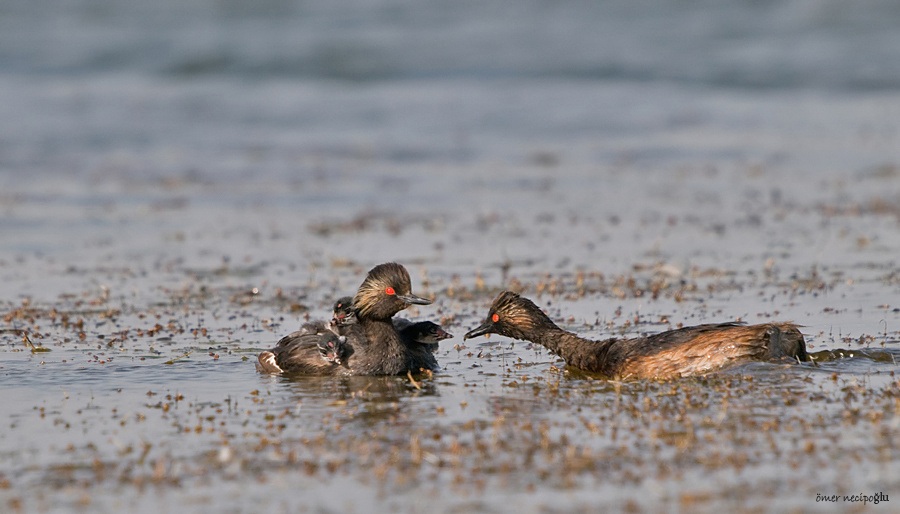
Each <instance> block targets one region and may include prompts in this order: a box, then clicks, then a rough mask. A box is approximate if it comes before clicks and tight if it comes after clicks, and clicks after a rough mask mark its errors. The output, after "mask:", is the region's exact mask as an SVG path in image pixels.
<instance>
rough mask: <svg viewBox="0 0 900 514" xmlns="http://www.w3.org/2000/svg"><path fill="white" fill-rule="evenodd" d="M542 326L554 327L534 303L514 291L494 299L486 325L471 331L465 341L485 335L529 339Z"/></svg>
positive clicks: (501, 294)
mask: <svg viewBox="0 0 900 514" xmlns="http://www.w3.org/2000/svg"><path fill="white" fill-rule="evenodd" d="M542 325H543V326H553V322H552V321H551V320H550V318H549V317H547V315H546V314H544V312H543V311H542V310H541V309H540V308H538V306H537V305H535V304H534V302H532V301H531V300H529V299H528V298H523V297H521V296H519V295H517V294H516V293H513V292H512V291H504V292H502V293H500V295H499V296H497V298H495V299H494V303H492V304H491V310H490V311H489V312H488V315H487V318H486V319H485V320H484V323H482V324H481V325H479V326H478V327H476V328H474V329H472V330H470V331H469V332H468V333H467V334H466V335H465V336H463V339H464V340H465V339H470V338H472V337H477V336H480V335H485V334H500V335H503V336H507V337H512V338H513V339H528V334H530V333H531V332H532V331H533V330H534V329H535V328H536V327H538V326H542Z"/></svg>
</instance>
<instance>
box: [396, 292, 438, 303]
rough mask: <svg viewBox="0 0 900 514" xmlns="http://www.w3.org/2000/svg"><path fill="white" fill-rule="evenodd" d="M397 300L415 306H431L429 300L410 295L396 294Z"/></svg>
mask: <svg viewBox="0 0 900 514" xmlns="http://www.w3.org/2000/svg"><path fill="white" fill-rule="evenodd" d="M397 298H399V299H401V300H403V301H404V302H406V303H411V304H415V305H431V300H429V299H427V298H422V297H421V296H416V295H414V294H412V293H409V294H398V295H397Z"/></svg>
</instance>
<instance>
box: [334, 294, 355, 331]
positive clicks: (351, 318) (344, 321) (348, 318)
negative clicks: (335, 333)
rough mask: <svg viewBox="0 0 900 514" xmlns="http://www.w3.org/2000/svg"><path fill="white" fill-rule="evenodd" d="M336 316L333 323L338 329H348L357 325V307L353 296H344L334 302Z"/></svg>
mask: <svg viewBox="0 0 900 514" xmlns="http://www.w3.org/2000/svg"><path fill="white" fill-rule="evenodd" d="M333 311H334V314H333V316H332V318H331V322H332V323H333V324H334V326H336V327H346V326H348V325H352V324H354V323H356V307H354V306H353V297H352V296H342V297H341V298H338V299H337V301H336V302H334V309H333Z"/></svg>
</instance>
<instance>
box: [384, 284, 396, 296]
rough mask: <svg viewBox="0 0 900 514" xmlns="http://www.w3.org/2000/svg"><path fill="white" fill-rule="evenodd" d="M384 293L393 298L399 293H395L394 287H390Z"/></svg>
mask: <svg viewBox="0 0 900 514" xmlns="http://www.w3.org/2000/svg"><path fill="white" fill-rule="evenodd" d="M384 292H385V293H387V294H389V295H391V296H393V295H395V294H397V293H396V292H395V291H394V288H393V287H390V286H388V288H387V289H385V290H384Z"/></svg>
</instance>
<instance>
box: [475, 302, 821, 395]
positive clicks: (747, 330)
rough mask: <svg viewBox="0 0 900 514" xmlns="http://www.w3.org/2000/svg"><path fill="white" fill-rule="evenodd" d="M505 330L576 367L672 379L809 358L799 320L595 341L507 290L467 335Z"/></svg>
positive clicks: (610, 374) (611, 374)
mask: <svg viewBox="0 0 900 514" xmlns="http://www.w3.org/2000/svg"><path fill="white" fill-rule="evenodd" d="M483 334H500V335H504V336H507V337H512V338H514V339H522V340H526V341H531V342H534V343H537V344H540V345H542V346H545V347H547V348H548V349H549V350H551V351H552V352H553V353H555V354H557V355H559V356H560V357H562V358H563V359H564V360H565V361H566V364H567V365H569V366H572V367H573V368H578V369H580V370H583V371H586V372H590V373H597V374H600V375H603V376H606V377H610V378H658V379H668V378H677V377H684V376H690V375H702V374H704V373H710V372H712V371H718V370H721V369H724V368H726V367H729V366H732V365H736V364H740V363H744V362H748V361H751V360H764V361H765V360H792V361H798V360H799V361H806V360H809V356H808V355H807V353H806V343H805V342H804V340H803V334H801V333H800V330H799V329H798V328H797V325H794V324H793V323H764V324H761V325H741V324H739V323H718V324H708V325H698V326H694V327H685V328H680V329H677V330H670V331H668V332H662V333H659V334H655V335H650V336H647V337H638V338H635V339H607V340H605V341H591V340H588V339H583V338H581V337H578V336H577V335H575V334H573V333H571V332H567V331H565V330H563V329H561V328H559V327H558V326H556V324H555V323H553V321H551V320H550V318H549V317H548V316H547V315H546V314H544V312H543V311H541V309H539V308H538V306H537V305H535V304H534V303H533V302H532V301H531V300H529V299H527V298H523V297H521V296H519V295H517V294H516V293H513V292H511V291H505V292H503V293H500V295H499V296H498V297H497V298H496V299H495V300H494V302H493V304H492V305H491V309H490V312H489V313H488V316H487V319H486V320H485V321H484V323H482V324H481V325H480V326H479V327H477V328H475V329H474V330H472V331H470V332H469V333H467V334H466V335H465V336H464V337H463V339H468V338H470V337H476V336H480V335H483Z"/></svg>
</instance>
